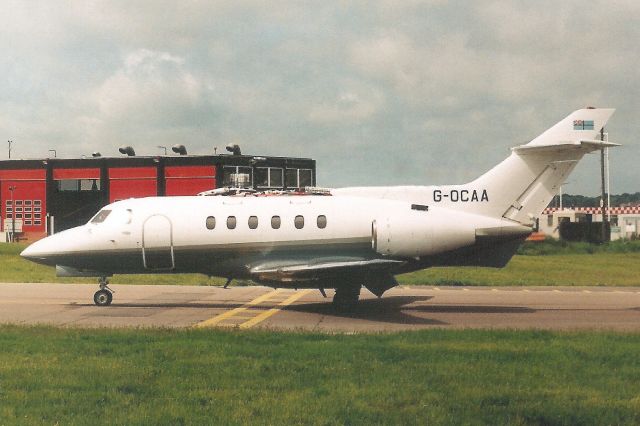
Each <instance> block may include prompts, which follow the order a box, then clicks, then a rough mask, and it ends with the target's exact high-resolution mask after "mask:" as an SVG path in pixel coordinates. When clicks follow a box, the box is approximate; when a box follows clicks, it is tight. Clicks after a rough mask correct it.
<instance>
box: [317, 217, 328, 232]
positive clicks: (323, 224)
mask: <svg viewBox="0 0 640 426" xmlns="http://www.w3.org/2000/svg"><path fill="white" fill-rule="evenodd" d="M326 227H327V217H326V216H325V215H323V214H321V215H320V216H318V228H320V229H324V228H326Z"/></svg>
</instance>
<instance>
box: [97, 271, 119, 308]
mask: <svg viewBox="0 0 640 426" xmlns="http://www.w3.org/2000/svg"><path fill="white" fill-rule="evenodd" d="M98 285H99V286H100V290H98V291H96V293H95V294H94V295H93V302H94V303H95V304H96V305H97V306H109V305H110V304H111V301H112V300H113V293H115V291H113V290H111V289H110V288H109V280H108V279H107V277H100V280H99V281H98Z"/></svg>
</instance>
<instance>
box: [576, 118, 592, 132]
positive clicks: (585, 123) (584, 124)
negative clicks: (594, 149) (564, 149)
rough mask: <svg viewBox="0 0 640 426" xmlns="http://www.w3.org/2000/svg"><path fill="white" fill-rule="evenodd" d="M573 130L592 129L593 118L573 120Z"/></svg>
mask: <svg viewBox="0 0 640 426" xmlns="http://www.w3.org/2000/svg"><path fill="white" fill-rule="evenodd" d="M573 130H593V120H573Z"/></svg>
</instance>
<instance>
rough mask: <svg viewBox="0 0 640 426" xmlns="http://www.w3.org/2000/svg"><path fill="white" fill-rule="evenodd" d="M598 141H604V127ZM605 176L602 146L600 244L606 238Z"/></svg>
mask: <svg viewBox="0 0 640 426" xmlns="http://www.w3.org/2000/svg"><path fill="white" fill-rule="evenodd" d="M600 141H601V142H603V143H604V127H603V128H601V129H600ZM605 178H606V174H605V158H604V148H600V180H601V184H602V198H601V199H600V213H601V215H602V230H601V235H600V237H601V242H600V243H601V244H604V243H605V240H606V239H607V211H608V210H609V205H608V204H609V203H608V198H607V193H606V191H607V186H606V183H605Z"/></svg>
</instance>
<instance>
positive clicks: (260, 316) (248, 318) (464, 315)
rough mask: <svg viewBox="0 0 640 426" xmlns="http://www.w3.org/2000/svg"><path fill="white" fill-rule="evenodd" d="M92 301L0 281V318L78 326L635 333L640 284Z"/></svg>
mask: <svg viewBox="0 0 640 426" xmlns="http://www.w3.org/2000/svg"><path fill="white" fill-rule="evenodd" d="M113 288H114V290H115V291H116V293H115V294H114V299H113V304H112V305H111V306H108V307H98V306H95V305H94V304H93V299H92V297H93V293H94V292H95V290H96V289H97V285H96V286H91V285H87V284H22V283H16V284H0V323H5V324H6V323H12V324H52V325H58V326H80V327H101V326H107V327H183V328H187V327H239V328H265V327H266V328H272V329H300V330H311V331H325V332H379V331H398V330H413V329H419V328H494V329H496V328H509V329H528V328H536V329H565V330H567V329H569V330H573V329H607V330H627V331H640V287H633V288H629V287H624V288H610V287H496V288H487V287H432V286H401V287H397V288H394V289H392V290H390V291H388V292H387V293H385V295H384V296H383V297H382V298H381V299H378V298H376V297H375V296H373V295H372V294H371V293H369V292H368V291H367V290H365V289H363V290H362V294H361V300H360V304H359V306H358V308H357V309H356V310H355V312H353V313H350V314H339V313H336V312H334V310H333V309H332V306H331V297H332V296H333V292H332V291H330V290H328V291H327V295H328V296H329V297H328V298H327V299H325V298H323V297H322V295H321V294H320V293H319V292H318V291H317V290H298V291H295V290H286V289H280V290H273V289H271V288H267V287H260V286H255V287H230V288H228V289H223V288H220V287H191V286H159V285H158V286H155V285H116V286H113Z"/></svg>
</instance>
